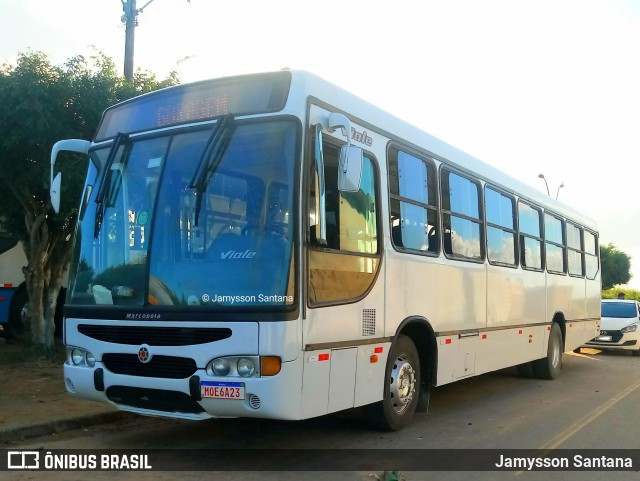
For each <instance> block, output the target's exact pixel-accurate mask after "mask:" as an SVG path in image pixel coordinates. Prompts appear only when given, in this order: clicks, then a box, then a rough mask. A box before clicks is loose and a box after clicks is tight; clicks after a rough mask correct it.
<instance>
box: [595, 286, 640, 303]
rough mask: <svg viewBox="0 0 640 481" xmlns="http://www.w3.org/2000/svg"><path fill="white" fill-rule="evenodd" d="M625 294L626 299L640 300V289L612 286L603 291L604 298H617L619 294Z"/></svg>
mask: <svg viewBox="0 0 640 481" xmlns="http://www.w3.org/2000/svg"><path fill="white" fill-rule="evenodd" d="M620 293H622V294H624V298H625V299H631V300H636V301H640V291H636V290H635V289H630V288H626V287H625V288H621V287H612V288H611V289H607V290H606V291H602V298H603V299H617V298H618V294H620Z"/></svg>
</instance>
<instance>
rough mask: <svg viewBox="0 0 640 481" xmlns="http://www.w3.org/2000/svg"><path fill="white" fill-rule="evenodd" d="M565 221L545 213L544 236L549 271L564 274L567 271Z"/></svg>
mask: <svg viewBox="0 0 640 481" xmlns="http://www.w3.org/2000/svg"><path fill="white" fill-rule="evenodd" d="M563 225H564V221H563V220H562V219H559V218H558V217H556V216H554V215H551V214H545V215H544V237H545V240H546V243H545V249H546V259H547V271H549V272H553V273H554V274H564V273H566V272H567V268H566V264H565V257H564V255H565V254H564V253H565V239H564V229H563Z"/></svg>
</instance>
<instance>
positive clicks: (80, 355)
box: [71, 349, 84, 366]
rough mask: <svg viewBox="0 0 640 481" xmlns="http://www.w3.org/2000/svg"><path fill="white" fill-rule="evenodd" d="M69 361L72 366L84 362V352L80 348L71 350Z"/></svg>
mask: <svg viewBox="0 0 640 481" xmlns="http://www.w3.org/2000/svg"><path fill="white" fill-rule="evenodd" d="M71 362H72V363H73V365H74V366H80V365H81V364H84V352H83V351H82V349H74V350H73V351H71Z"/></svg>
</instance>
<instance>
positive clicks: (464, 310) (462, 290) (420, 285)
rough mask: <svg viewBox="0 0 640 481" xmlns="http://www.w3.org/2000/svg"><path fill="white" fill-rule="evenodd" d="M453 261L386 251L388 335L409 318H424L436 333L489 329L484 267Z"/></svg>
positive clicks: (392, 334) (393, 333)
mask: <svg viewBox="0 0 640 481" xmlns="http://www.w3.org/2000/svg"><path fill="white" fill-rule="evenodd" d="M450 262H451V261H448V260H446V259H442V258H431V257H425V256H417V255H410V254H401V253H398V252H395V251H393V250H390V251H387V266H386V272H387V281H386V286H387V300H388V302H387V303H386V316H385V317H386V319H387V330H386V333H385V334H386V335H388V336H394V335H395V334H396V330H397V328H398V326H399V325H400V323H401V322H402V321H403V320H404V319H406V318H407V317H410V316H420V317H424V318H425V319H427V320H428V321H429V322H430V323H431V326H432V327H433V330H434V331H435V332H436V333H438V332H443V331H453V330H455V331H458V330H473V329H483V328H485V327H486V325H487V324H486V311H487V303H486V272H485V269H486V267H485V265H484V264H475V263H470V262H456V263H455V264H454V263H450Z"/></svg>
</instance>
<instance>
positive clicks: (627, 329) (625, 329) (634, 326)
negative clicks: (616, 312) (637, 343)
mask: <svg viewBox="0 0 640 481" xmlns="http://www.w3.org/2000/svg"><path fill="white" fill-rule="evenodd" d="M636 329H638V323H637V322H635V323H633V324H630V325H628V326H626V327H623V328H622V329H620V332H624V333H627V332H636Z"/></svg>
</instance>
